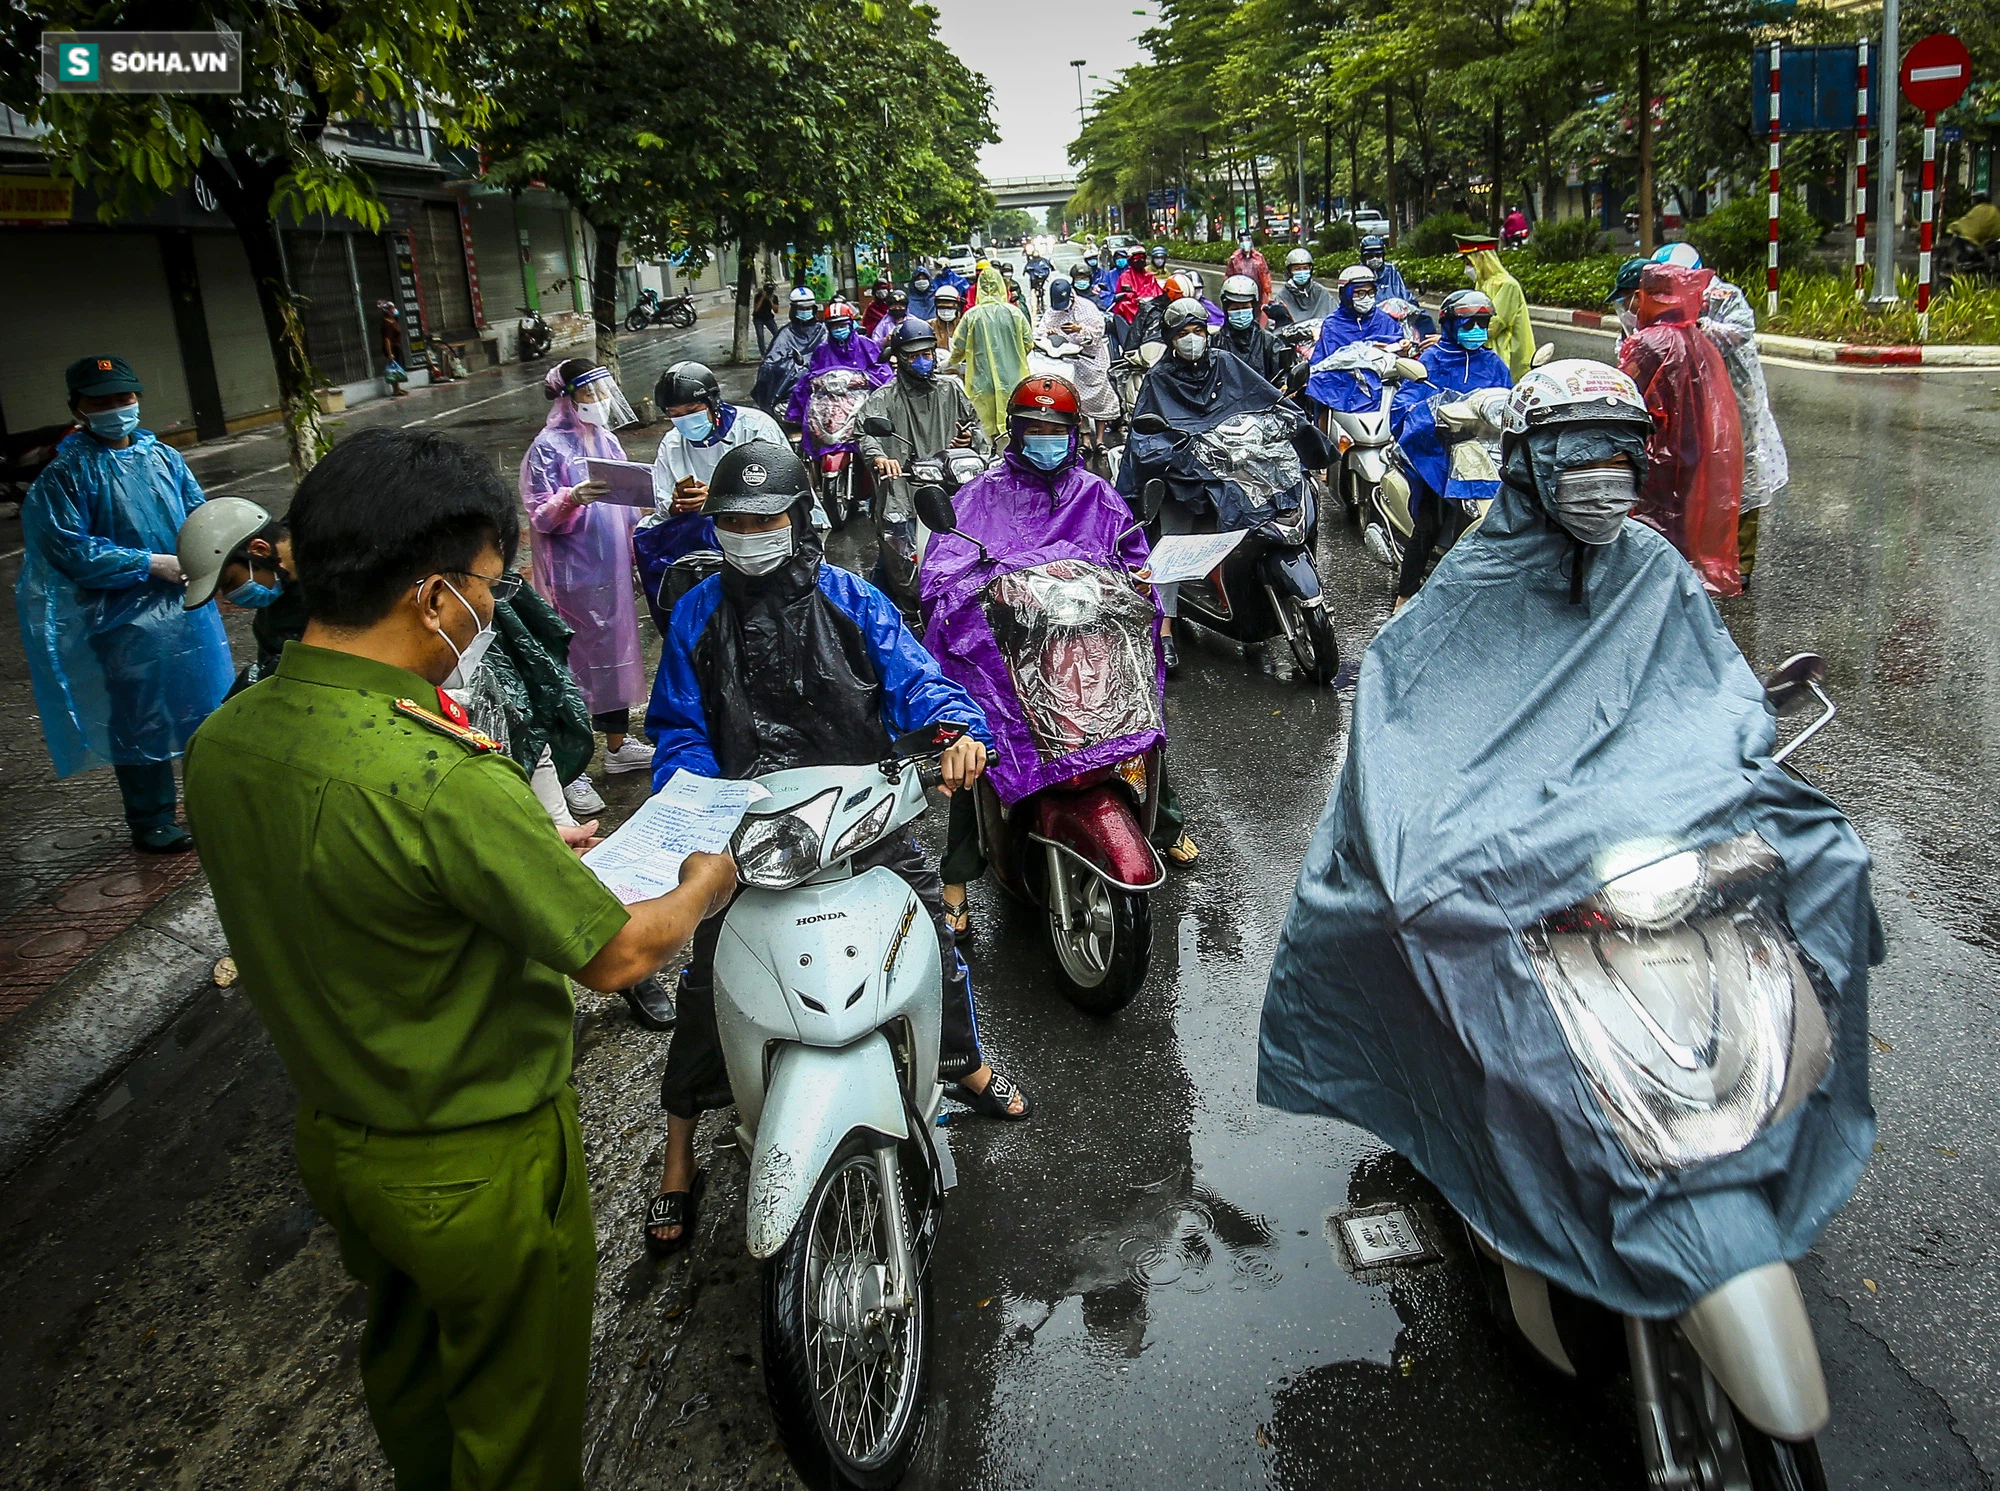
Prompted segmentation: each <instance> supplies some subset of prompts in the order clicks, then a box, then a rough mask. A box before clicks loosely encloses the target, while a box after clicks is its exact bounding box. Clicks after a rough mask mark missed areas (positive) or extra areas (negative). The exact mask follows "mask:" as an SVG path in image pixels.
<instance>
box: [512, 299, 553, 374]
mask: <svg viewBox="0 0 2000 1491" xmlns="http://www.w3.org/2000/svg"><path fill="white" fill-rule="evenodd" d="M515 309H517V310H518V311H520V313H521V325H520V338H521V359H522V361H524V362H532V361H533V360H534V359H536V358H538V357H547V356H548V355H549V348H550V347H551V346H553V345H554V344H555V339H556V329H555V328H554V327H553V326H551V325H549V323H548V322H546V321H544V320H543V319H542V313H541V312H540V311H539V310H537V309H536V308H535V307H533V306H530V305H524V306H517V307H515Z"/></svg>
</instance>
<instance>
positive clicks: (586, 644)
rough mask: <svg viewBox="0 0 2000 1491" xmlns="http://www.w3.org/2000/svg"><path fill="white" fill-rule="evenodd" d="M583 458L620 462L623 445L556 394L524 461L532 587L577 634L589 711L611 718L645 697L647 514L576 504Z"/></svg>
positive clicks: (578, 669) (573, 645)
mask: <svg viewBox="0 0 2000 1491" xmlns="http://www.w3.org/2000/svg"><path fill="white" fill-rule="evenodd" d="M586 456H596V457H598V458H599V459H610V460H614V461H622V460H624V459H625V447H624V446H622V445H620V444H619V443H618V437H617V436H616V435H614V434H612V433H611V432H610V431H609V430H606V429H601V428H599V427H598V426H596V425H591V424H586V423H585V422H584V421H583V419H582V418H581V417H580V416H579V415H578V414H577V412H576V401H575V400H574V399H572V398H570V396H569V395H568V394H558V395H557V396H556V400H555V403H554V406H553V407H552V408H550V410H549V418H548V422H547V423H546V424H545V425H543V426H542V433H541V434H539V435H537V436H536V437H535V443H534V444H533V445H531V446H529V447H528V454H527V455H526V456H525V457H523V458H522V461H521V502H522V505H523V506H525V507H526V508H527V510H528V524H529V526H530V527H531V528H532V529H533V530H534V537H533V540H532V543H533V546H534V554H535V569H534V579H535V589H537V590H539V591H540V592H541V593H542V594H543V595H544V596H545V597H547V599H548V600H549V602H550V603H551V604H552V605H554V606H555V608H556V610H557V611H558V612H560V613H561V615H562V619H563V620H564V621H566V622H568V623H569V624H570V626H571V627H572V628H574V629H575V631H576V636H575V637H574V638H572V639H571V641H570V644H569V670H570V672H571V673H572V674H574V675H575V676H576V683H577V687H578V688H579V689H581V690H582V691H583V700H584V703H585V704H586V705H588V706H589V708H590V712H591V713H592V714H609V713H610V712H612V711H613V710H619V709H624V708H626V707H628V706H629V705H632V704H635V703H643V702H644V701H645V698H646V692H647V690H646V671H645V668H644V666H643V665H642V663H641V661H640V658H639V606H638V602H637V600H636V599H635V597H634V594H633V589H632V565H633V560H632V532H633V530H634V529H636V528H637V527H638V526H639V519H640V518H641V517H642V516H643V514H642V513H641V512H640V510H639V509H638V508H636V507H624V506H621V505H619V504H618V503H613V502H587V503H578V502H572V501H571V500H570V492H571V490H572V489H573V488H575V487H576V486H577V485H579V484H580V483H582V482H585V481H588V480H589V479H590V471H589V468H588V467H586V466H585V465H584V457H586Z"/></svg>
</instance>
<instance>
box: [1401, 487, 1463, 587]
mask: <svg viewBox="0 0 2000 1491" xmlns="http://www.w3.org/2000/svg"><path fill="white" fill-rule="evenodd" d="M1411 495H1412V496H1413V497H1414V496H1417V495H1418V494H1417V493H1416V492H1415V491H1414V490H1413V491H1412V493H1411ZM1472 517H1473V514H1472V510H1471V509H1470V508H1468V507H1467V506H1466V505H1465V504H1464V503H1463V502H1446V501H1445V500H1444V499H1442V498H1440V497H1438V496H1436V495H1435V494H1434V493H1432V492H1429V491H1425V492H1423V493H1422V495H1421V499H1420V500H1419V501H1418V504H1417V510H1416V512H1414V513H1413V514H1411V516H1410V527H1411V533H1410V541H1409V542H1408V543H1407V544H1405V545H1404V546H1403V569H1402V573H1401V574H1399V575H1398V576H1397V577H1396V594H1397V595H1398V596H1399V597H1400V598H1401V599H1403V600H1408V599H1409V598H1410V597H1411V596H1413V595H1415V594H1416V593H1417V592H1418V591H1419V590H1420V589H1422V588H1423V583H1424V571H1425V570H1427V569H1429V568H1430V562H1431V550H1433V549H1435V548H1436V547H1437V546H1438V545H1439V544H1440V543H1442V544H1445V545H1446V546H1447V547H1448V546H1450V545H1452V544H1455V543H1457V542H1458V541H1459V539H1460V538H1462V537H1464V535H1465V530H1466V529H1467V528H1470V527H1471V526H1472Z"/></svg>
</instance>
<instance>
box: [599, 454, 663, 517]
mask: <svg viewBox="0 0 2000 1491" xmlns="http://www.w3.org/2000/svg"><path fill="white" fill-rule="evenodd" d="M585 459H586V461H587V462H588V464H589V466H590V479H591V480H592V481H593V482H602V483H603V484H604V488H605V490H604V493H603V495H602V496H600V497H599V498H598V499H597V500H598V501H600V502H614V503H617V504H618V505H619V506H621V507H646V508H650V507H652V506H653V505H654V503H653V468H652V467H651V466H645V465H641V464H640V463H639V462H637V461H612V460H606V459H603V458H601V457H598V456H588V457H586V458H585Z"/></svg>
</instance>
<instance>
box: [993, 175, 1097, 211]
mask: <svg viewBox="0 0 2000 1491" xmlns="http://www.w3.org/2000/svg"><path fill="white" fill-rule="evenodd" d="M986 186H987V190H989V191H991V192H992V193H993V197H994V200H995V202H996V203H997V204H998V205H999V206H1001V207H1024V208H1026V207H1055V206H1059V205H1061V204H1062V203H1064V202H1067V201H1068V200H1069V199H1070V198H1071V197H1073V196H1075V195H1076V187H1077V179H1076V177H1074V176H996V177H992V178H989V179H988V181H987V183H986Z"/></svg>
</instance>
